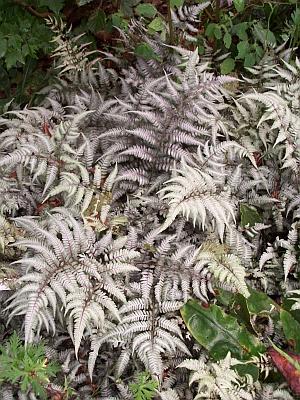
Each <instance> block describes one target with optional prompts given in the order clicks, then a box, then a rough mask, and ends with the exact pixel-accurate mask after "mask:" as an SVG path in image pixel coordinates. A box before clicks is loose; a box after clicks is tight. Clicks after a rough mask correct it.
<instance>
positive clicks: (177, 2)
mask: <svg viewBox="0 0 300 400" xmlns="http://www.w3.org/2000/svg"><path fill="white" fill-rule="evenodd" d="M183 3H184V0H170V7H171V8H175V7H177V8H179V7H181V6H183Z"/></svg>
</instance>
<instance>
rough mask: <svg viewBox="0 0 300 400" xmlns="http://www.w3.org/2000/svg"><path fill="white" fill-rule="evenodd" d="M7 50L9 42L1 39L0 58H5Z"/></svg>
mask: <svg viewBox="0 0 300 400" xmlns="http://www.w3.org/2000/svg"><path fill="white" fill-rule="evenodd" d="M6 50H7V40H6V39H5V38H0V58H1V57H4V56H5V53H6Z"/></svg>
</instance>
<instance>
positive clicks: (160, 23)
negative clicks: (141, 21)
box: [148, 17, 166, 32]
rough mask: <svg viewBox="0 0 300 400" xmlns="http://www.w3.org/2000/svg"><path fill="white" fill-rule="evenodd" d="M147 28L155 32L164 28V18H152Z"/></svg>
mask: <svg viewBox="0 0 300 400" xmlns="http://www.w3.org/2000/svg"><path fill="white" fill-rule="evenodd" d="M148 28H149V29H152V30H153V31H155V32H161V31H163V30H165V29H166V27H165V23H164V20H163V19H162V18H160V17H156V18H154V20H153V21H152V22H150V24H149V25H148Z"/></svg>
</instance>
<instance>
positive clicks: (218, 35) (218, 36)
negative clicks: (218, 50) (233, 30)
mask: <svg viewBox="0 0 300 400" xmlns="http://www.w3.org/2000/svg"><path fill="white" fill-rule="evenodd" d="M214 36H215V38H216V39H221V38H222V31H221V28H220V27H219V25H217V24H216V26H215V29H214Z"/></svg>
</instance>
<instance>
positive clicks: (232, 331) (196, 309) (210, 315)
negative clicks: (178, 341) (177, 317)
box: [181, 300, 265, 360]
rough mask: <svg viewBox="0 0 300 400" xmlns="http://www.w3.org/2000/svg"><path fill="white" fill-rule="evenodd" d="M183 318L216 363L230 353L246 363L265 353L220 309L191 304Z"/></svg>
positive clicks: (182, 311)
mask: <svg viewBox="0 0 300 400" xmlns="http://www.w3.org/2000/svg"><path fill="white" fill-rule="evenodd" d="M181 315H182V318H183V320H184V322H185V324H186V326H187V328H188V330H189V331H190V333H191V334H192V336H193V337H194V338H195V339H196V340H197V342H198V343H200V344H201V345H202V346H203V347H205V348H206V349H207V350H208V352H209V354H210V355H211V357H212V358H214V359H215V360H220V359H222V358H224V357H225V356H226V354H227V353H228V351H230V352H231V354H232V356H233V357H235V358H237V359H240V360H245V359H249V358H251V356H253V355H258V354H259V353H262V352H264V350H265V348H264V346H263V345H262V344H261V343H260V342H259V340H258V339H257V338H256V337H255V336H254V335H252V334H251V333H249V332H248V330H247V329H246V328H245V327H244V326H243V325H240V324H238V322H237V319H236V318H235V317H233V316H231V315H228V314H226V313H225V312H224V311H223V310H222V308H220V307H219V306H217V305H209V306H207V307H204V306H202V305H201V304H199V303H198V302H196V301H194V300H190V301H188V302H187V303H186V304H185V305H184V306H183V307H182V308H181Z"/></svg>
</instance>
